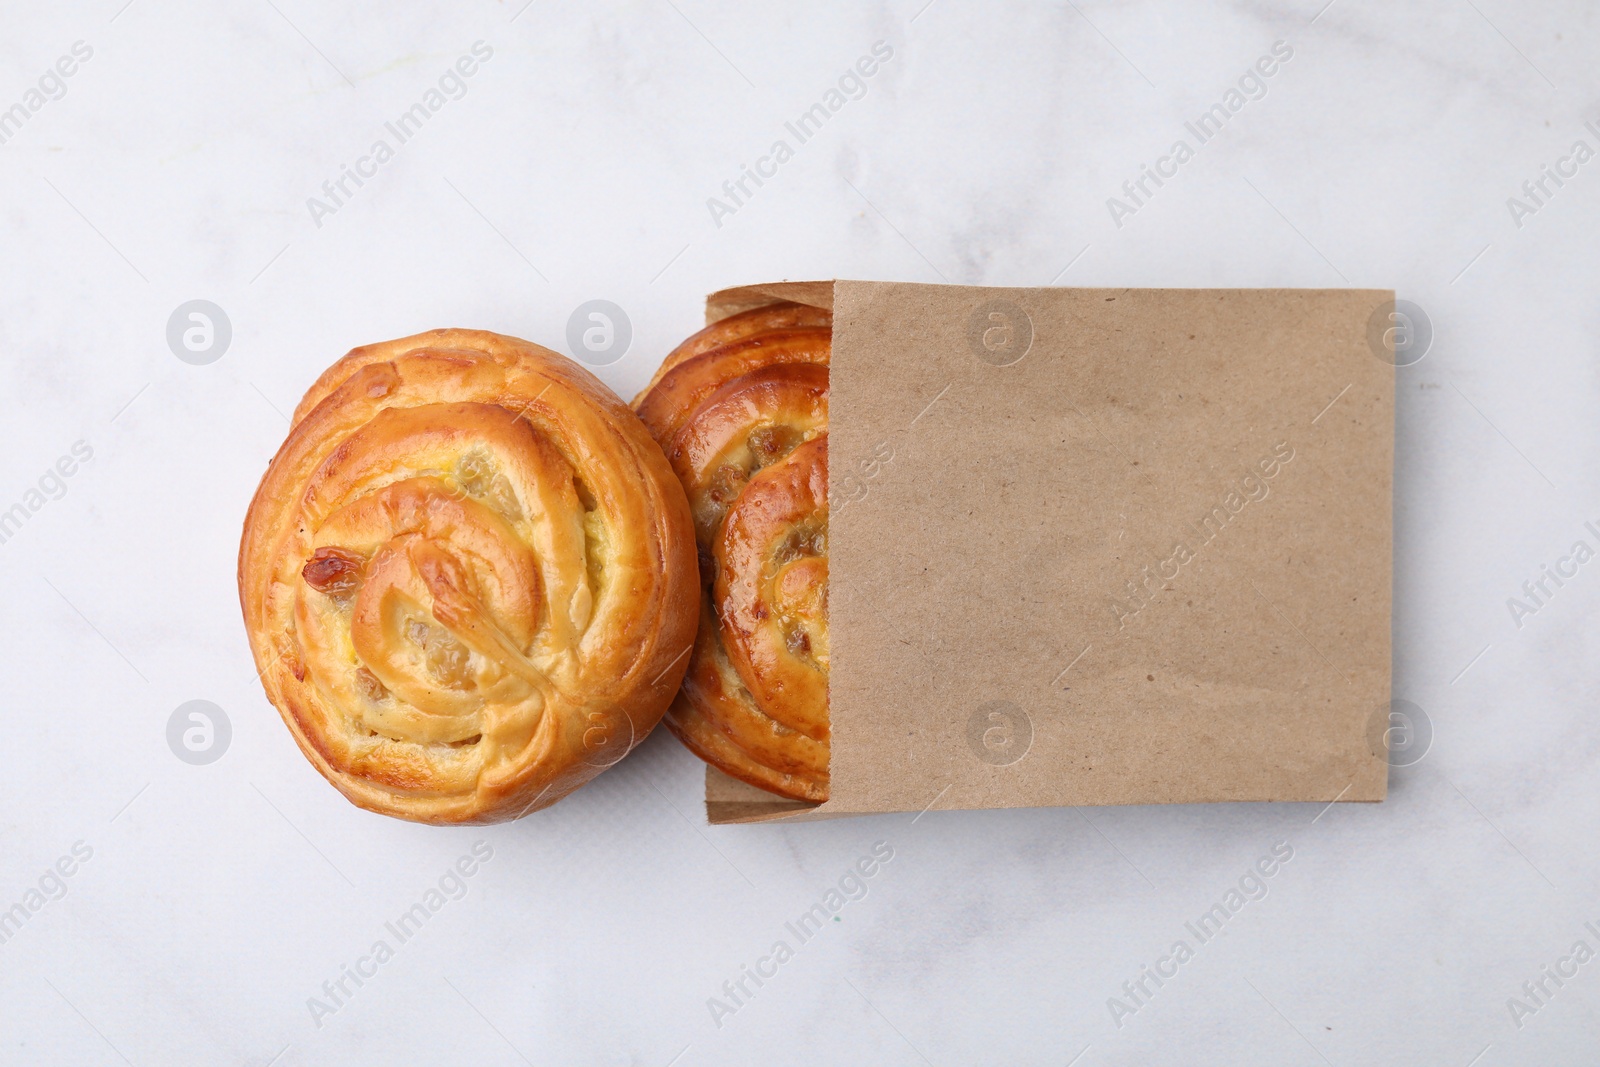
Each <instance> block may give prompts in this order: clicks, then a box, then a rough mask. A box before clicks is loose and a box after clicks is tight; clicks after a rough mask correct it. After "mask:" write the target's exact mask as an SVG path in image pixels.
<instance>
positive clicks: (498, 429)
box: [239, 330, 699, 823]
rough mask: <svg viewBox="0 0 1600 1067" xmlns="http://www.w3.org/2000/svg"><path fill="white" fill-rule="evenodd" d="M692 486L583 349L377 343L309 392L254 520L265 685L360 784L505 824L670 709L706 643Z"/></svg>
mask: <svg viewBox="0 0 1600 1067" xmlns="http://www.w3.org/2000/svg"><path fill="white" fill-rule="evenodd" d="M695 573H696V561H695V547H694V527H693V522H692V520H691V517H690V513H689V508H688V504H687V502H686V500H685V496H684V492H683V489H682V488H681V486H680V484H679V482H678V480H677V479H676V477H675V476H674V474H673V472H672V470H671V469H670V467H669V466H668V464H667V462H666V460H665V459H664V458H663V456H662V453H661V450H660V449H659V448H658V447H657V446H656V444H655V442H654V441H652V440H651V438H650V435H649V434H648V433H647V432H646V430H645V428H644V426H643V425H642V424H641V423H640V421H639V420H638V419H637V418H636V417H635V416H634V415H633V413H632V412H630V411H629V410H628V408H627V407H626V406H625V405H624V404H623V403H622V401H620V400H619V399H618V398H617V397H616V396H615V395H614V394H612V393H611V392H610V391H609V390H608V389H607V388H606V387H605V386H604V385H602V384H601V383H600V382H599V380H597V379H596V378H595V377H594V376H592V375H591V374H589V373H588V372H587V371H586V370H584V369H583V368H581V367H579V366H578V365H577V364H575V363H573V362H572V361H571V360H568V359H566V358H565V357H563V356H560V355H557V354H556V353H554V352H550V351H548V350H546V349H543V348H540V347H539V346H537V345H534V344H530V343H528V342H526V341H521V340H518V339H516V338H513V337H504V336H501V335H498V334H492V333H484V332H480V331H474V330H434V331H432V332H430V333H424V334H418V335H417V336H415V337H407V338H403V339H401V340H398V341H390V342H387V343H384V344H377V345H369V346H367V347H364V348H358V349H355V350H354V351H352V352H351V353H350V354H349V355H347V356H345V357H344V358H343V359H341V360H340V361H339V362H337V363H336V364H334V365H333V366H332V367H331V368H329V370H328V371H327V372H326V373H324V374H323V375H322V376H321V377H320V378H319V379H318V380H317V382H316V384H315V385H313V386H312V387H311V389H310V391H309V392H308V393H307V394H306V396H305V399H304V400H303V401H301V403H300V405H299V407H298V408H296V410H295V415H294V421H293V425H292V428H291V430H290V432H289V437H288V439H287V440H286V441H285V442H284V444H283V447H282V448H281V449H280V450H279V451H278V454H277V455H276V456H275V457H274V458H273V460H272V463H271V465H270V466H269V467H268V468H267V472H266V474H265V476H264V477H263V478H262V480H261V485H260V488H259V489H257V491H256V495H255V499H254V501H253V502H252V503H251V505H250V511H249V515H248V517H247V518H246V520H245V526H244V536H243V539H242V541H241V544H240V548H239V596H240V602H241V604H242V606H243V609H244V619H245V628H246V630H247V631H248V633H249V637H250V645H251V648H252V650H253V652H254V655H255V661H256V666H257V667H258V668H259V671H260V676H261V681H262V684H263V685H264V686H265V688H266V692H267V696H268V698H269V699H270V700H271V701H272V703H273V704H274V705H276V706H277V708H278V710H279V713H280V714H281V715H282V717H283V721H284V723H285V724H286V725H287V726H288V727H289V730H290V732H291V733H292V734H293V736H294V739H295V741H296V742H297V743H298V744H299V746H300V749H301V751H302V752H304V753H305V755H306V758H307V759H309V760H310V761H311V763H312V764H313V765H314V766H315V767H316V768H317V770H318V771H319V772H320V773H321V774H322V775H323V776H324V777H325V778H327V779H328V781H329V782H331V783H332V784H333V785H334V786H336V787H337V788H338V789H339V790H340V791H341V792H342V793H344V795H345V796H347V797H349V798H350V800H352V801H353V802H354V803H356V804H357V805H359V806H360V807H363V808H366V809H368V810H371V811H377V812H382V813H383V814H386V815H393V816H396V817H399V818H403V819H411V820H415V821H418V822H428V823H485V822H497V821H501V820H505V819H511V818H516V817H518V816H520V815H524V814H526V813H528V812H531V811H534V810H537V809H539V808H542V807H545V806H547V805H549V804H553V803H555V802H556V801H557V800H559V799H561V798H562V797H563V796H566V795H567V794H568V793H570V792H572V791H573V790H574V789H577V788H578V787H579V786H581V785H583V784H584V783H585V782H586V781H588V780H589V779H591V778H593V777H594V776H595V775H596V774H598V773H600V772H601V771H602V770H604V769H605V768H606V767H608V766H610V765H611V764H613V763H615V762H616V761H617V760H618V759H620V758H621V757H622V756H623V755H625V754H626V753H627V751H628V750H629V749H630V748H631V747H632V746H633V745H635V744H637V743H638V742H639V741H640V740H642V739H643V738H644V736H645V735H646V734H648V733H649V732H650V730H651V729H652V728H653V727H654V726H655V724H656V723H657V721H659V720H660V718H661V716H662V714H663V712H664V711H665V710H666V708H667V706H668V704H669V702H670V701H671V699H672V696H673V694H674V692H675V691H676V690H677V688H678V684H679V679H680V677H681V675H682V674H683V671H684V669H685V663H686V661H687V659H688V656H687V655H686V653H687V652H688V650H689V648H690V646H691V644H692V643H693V641H694V636H695V628H696V624H697V617H698V616H697V613H698V599H699V592H698V589H697V587H696V584H695Z"/></svg>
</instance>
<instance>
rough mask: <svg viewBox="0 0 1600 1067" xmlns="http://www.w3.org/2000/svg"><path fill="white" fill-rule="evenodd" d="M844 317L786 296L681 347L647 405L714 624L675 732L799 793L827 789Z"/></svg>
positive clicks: (776, 787)
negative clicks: (835, 327) (838, 337)
mask: <svg viewBox="0 0 1600 1067" xmlns="http://www.w3.org/2000/svg"><path fill="white" fill-rule="evenodd" d="M831 323H832V317H831V315H830V314H829V313H828V312H827V311H824V310H821V309H817V308H812V307H807V306H804V305H799V304H779V305H774V306H771V307H764V308H758V309H756V310H754V311H748V312H744V313H742V314H739V315H734V316H731V317H729V318H726V319H723V320H721V321H720V322H717V323H714V324H713V325H711V326H708V327H707V328H706V329H704V330H702V331H701V332H700V333H698V334H696V335H694V336H693V337H691V338H689V339H688V340H687V341H685V342H684V343H683V344H682V345H680V346H679V347H678V348H677V349H676V350H674V351H673V352H672V354H671V355H669V356H668V357H667V358H666V360H665V361H664V362H663V363H662V366H661V370H660V371H658V372H657V373H656V376H655V379H654V380H653V382H652V384H651V386H650V388H649V389H647V390H646V391H645V392H644V393H643V394H641V395H640V396H639V398H638V399H637V400H636V401H635V408H636V409H637V410H638V412H639V415H640V418H642V419H643V420H644V423H645V425H646V426H647V427H649V429H650V432H651V433H652V434H654V435H655V437H656V439H657V440H658V441H660V442H661V444H662V447H663V448H664V449H665V450H666V453H667V458H668V460H669V461H670V462H671V464H672V468H673V470H674V471H675V472H676V473H677V476H678V478H679V479H680V480H681V481H682V483H683V487H684V490H685V491H686V492H687V493H688V496H689V505H690V510H691V512H692V514H693V517H694V527H695V540H696V543H697V545H698V546H699V553H700V571H701V574H700V577H701V584H702V586H703V587H704V595H703V597H702V603H701V609H700V630H699V636H698V637H697V639H696V641H695V649H694V653H693V656H692V657H691V659H690V663H689V671H688V675H687V676H686V677H685V679H684V683H683V690H682V692H681V693H679V695H678V698H677V699H676V700H675V701H674V702H673V704H672V708H671V710H670V711H668V713H667V719H666V722H667V726H668V728H669V729H670V730H672V732H673V733H675V734H676V735H677V736H678V737H679V738H680V739H682V741H683V742H684V744H686V745H687V746H688V747H689V748H690V749H691V750H692V751H694V752H695V753H696V754H697V755H699V756H700V757H701V758H702V759H704V760H706V761H707V762H708V763H710V764H712V765H713V766H715V767H718V768H719V769H721V770H722V771H724V772H726V773H727V774H730V775H732V776H733V777H735V778H739V779H741V780H743V781H746V782H749V783H750V784H752V785H756V786H760V787H761V788H763V789H767V790H769V791H771V792H774V793H777V794H780V795H782V796H786V797H791V798H794V799H797V800H810V801H822V800H826V799H827V795H828V736H829V735H828V358H829V354H830V350H831V345H832V325H831Z"/></svg>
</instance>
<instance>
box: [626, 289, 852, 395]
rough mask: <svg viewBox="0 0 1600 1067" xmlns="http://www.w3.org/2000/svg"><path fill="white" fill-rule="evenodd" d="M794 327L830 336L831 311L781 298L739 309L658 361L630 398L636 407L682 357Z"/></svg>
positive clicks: (688, 357) (831, 328)
mask: <svg viewBox="0 0 1600 1067" xmlns="http://www.w3.org/2000/svg"><path fill="white" fill-rule="evenodd" d="M797 327H798V328H812V327H820V328H822V329H824V330H826V331H828V333H829V335H830V336H831V334H832V331H833V312H831V311H828V310H826V309H825V308H817V307H811V306H810V305H809V304H793V303H789V302H787V301H785V302H783V303H779V304H767V305H765V306H764V307H758V308H751V309H750V310H749V311H741V312H740V313H739V314H737V315H729V316H728V317H727V318H725V319H718V320H717V321H716V322H713V323H712V324H711V325H709V326H707V327H706V328H705V329H703V330H701V331H700V332H698V333H696V334H695V335H693V336H692V337H690V338H689V339H688V340H686V341H684V342H683V343H682V344H681V345H679V346H678V347H677V348H674V349H673V350H672V352H671V353H670V354H669V355H668V356H667V358H666V359H664V360H662V361H661V366H659V367H657V368H656V373H655V376H654V377H652V378H651V379H650V384H649V385H647V386H645V388H644V390H643V392H641V393H640V394H639V395H638V396H636V397H634V398H633V406H634V407H635V408H637V407H638V406H639V401H641V400H643V399H644V396H645V393H648V392H649V391H650V390H652V389H654V388H655V387H656V383H657V382H659V381H660V380H661V379H662V378H663V377H665V376H666V374H667V372H668V371H670V370H672V369H673V368H674V367H676V366H677V365H678V364H679V363H682V362H683V361H684V360H687V359H693V358H694V357H695V356H699V355H703V354H705V353H706V352H709V351H711V350H712V349H714V348H724V347H726V346H728V345H731V344H733V342H735V341H742V340H744V339H745V338H747V337H751V336H754V335H756V334H764V333H770V332H772V331H774V330H792V329H795V328H797Z"/></svg>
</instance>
